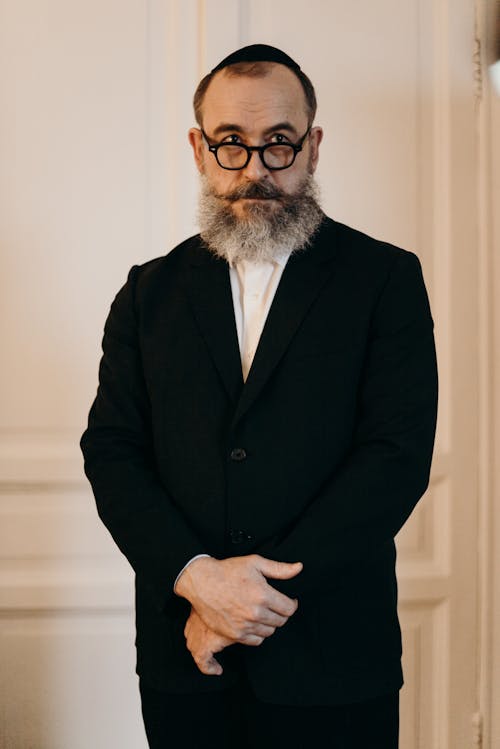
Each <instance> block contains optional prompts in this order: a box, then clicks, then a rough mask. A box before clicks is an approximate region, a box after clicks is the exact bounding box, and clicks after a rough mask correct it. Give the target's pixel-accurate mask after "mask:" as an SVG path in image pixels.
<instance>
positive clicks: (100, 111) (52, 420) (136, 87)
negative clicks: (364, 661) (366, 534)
mask: <svg viewBox="0 0 500 749" xmlns="http://www.w3.org/2000/svg"><path fill="white" fill-rule="evenodd" d="M477 4H478V6H481V7H483V5H484V7H485V8H486V0H485V3H481V2H480V1H479V0H478V2H477ZM474 5H475V3H474V1H473V0H453V2H452V0H380V1H379V2H377V3H374V2H372V0H361V1H360V2H359V3H355V4H353V3H348V2H346V1H345V0H334V1H328V2H327V1H326V0H310V2H309V3H307V5H306V6H304V4H303V3H300V4H299V3H290V2H285V0H275V1H274V2H273V3H269V2H266V1H264V0H239V1H238V2H237V1H235V0H199V1H197V0H183V1H182V0H99V2H97V0H85V2H84V1H83V0H22V1H21V2H18V0H0V107H1V110H2V117H1V119H0V164H1V167H0V242H1V245H0V253H1V254H0V309H1V314H0V336H1V341H2V366H1V368H0V664H1V665H0V746H2V749H3V748H4V747H5V749H28V747H29V749H33V747H36V749H88V747H89V746H92V747H93V748H95V749H100V747H102V748H103V749H104V747H106V749H110V748H111V747H113V746H117V747H118V746H119V747H120V748H121V749H128V747H130V749H132V747H134V749H140V747H145V738H144V733H143V729H142V725H141V720H140V714H139V700H138V695H137V688H136V679H135V676H134V673H133V669H134V651H133V638H134V631H133V609H132V606H133V591H132V576H131V573H130V570H129V568H128V565H127V563H126V562H125V560H123V559H122V558H121V556H120V555H119V553H118V552H117V551H116V550H115V549H114V547H113V543H112V541H111V539H110V538H109V536H108V534H107V532H106V531H105V530H104V529H103V527H102V526H101V525H100V523H99V521H98V519H97V517H96V513H95V509H94V504H93V499H92V496H91V492H90V489H89V488H88V486H87V484H86V482H85V480H84V477H83V472H82V464H81V457H80V454H79V449H78V444H77V443H78V439H79V436H80V434H81V431H82V430H83V428H84V425H85V421H86V415H87V411H88V408H89V406H90V402H91V400H92V398H93V395H94V393H95V388H96V384H97V364H98V358H99V344H100V338H101V335H102V328H103V324H104V319H105V316H106V314H107V310H108V308H109V304H110V302H111V300H112V298H113V296H114V294H115V293H116V291H117V290H118V288H119V286H120V285H121V284H122V282H123V281H124V279H125V276H126V273H127V271H128V269H129V267H130V266H131V265H132V264H133V263H137V262H142V261H143V260H145V259H148V258H150V257H154V256H157V255H159V254H162V253H164V252H165V251H167V250H168V249H170V248H171V247H172V246H173V245H174V244H175V243H176V242H178V241H180V240H181V239H183V238H184V237H185V236H187V235H188V234H190V233H193V231H195V204H196V192H197V182H196V173H195V170H194V168H193V165H192V163H191V155H190V153H189V148H188V144H187V140H186V131H187V129H188V127H190V126H191V124H192V123H193V118H192V113H191V96H192V92H193V90H194V87H195V85H196V83H197V81H198V79H199V78H200V77H201V75H203V74H204V73H205V72H206V71H207V70H208V69H210V68H211V67H212V66H213V65H214V64H215V63H216V62H218V61H219V60H220V59H222V57H223V56H224V55H225V54H227V53H228V52H230V51H231V50H233V49H235V48H237V47H238V46H241V45H243V44H246V43H252V42H257V41H259V42H267V43H271V44H275V45H277V46H282V47H283V48H284V49H286V50H287V51H288V52H289V53H290V54H291V55H292V56H293V57H295V58H296V59H297V60H298V61H299V62H300V63H301V64H302V66H303V68H304V69H305V71H306V72H307V73H308V74H309V75H310V77H311V78H312V80H313V81H314V83H315V84H316V85H317V92H318V97H319V102H320V106H319V112H318V118H317V121H318V123H319V124H322V125H323V127H324V129H325V140H324V142H323V144H322V147H321V164H320V169H319V179H320V183H321V187H322V192H323V201H324V205H325V208H326V210H327V212H328V213H330V215H332V217H333V218H336V219H338V220H341V221H345V222H347V223H350V224H352V225H355V226H356V227H358V228H361V229H363V230H365V231H367V232H369V233H371V234H373V235H375V236H378V237H381V238H384V239H387V240H389V241H392V242H394V243H396V244H400V245H401V246H403V247H406V248H407V249H411V250H413V251H415V252H417V253H418V254H419V256H420V258H421V260H422V264H423V268H424V274H425V277H426V282H427V286H428V290H429V293H430V296H431V305H432V308H433V313H434V318H435V322H436V341H437V344H438V354H439V366H440V412H439V428H438V436H437V441H436V451H435V461H434V466H433V474H432V482H431V486H430V488H429V491H428V492H427V493H426V496H425V497H424V499H423V500H422V503H421V507H420V509H419V510H418V512H417V513H416V514H415V516H414V517H413V518H412V520H411V521H410V523H409V524H408V525H407V527H406V528H405V529H404V531H403V533H402V534H401V537H400V538H399V539H398V546H399V551H400V565H399V574H400V583H401V584H400V590H401V618H402V622H403V626H404V637H405V669H406V675H407V685H406V686H405V690H404V692H403V724H402V742H401V747H402V749H417V747H418V748H419V749H465V747H467V748H468V747H470V746H472V745H473V743H472V742H473V733H474V728H473V724H474V720H475V718H474V715H475V714H476V713H478V712H479V711H480V710H483V711H484V712H486V713H487V703H488V699H489V697H490V687H489V686H488V685H489V684H491V681H492V671H491V663H492V661H491V655H492V654H493V655H494V656H495V658H496V660H495V661H493V663H495V664H496V668H497V670H498V668H499V667H500V666H499V664H500V660H499V655H498V650H490V649H488V642H490V644H491V647H493V643H494V642H495V638H494V637H493V632H494V621H493V620H492V619H491V617H490V614H491V609H490V607H489V598H488V596H491V592H492V591H493V590H494V581H493V580H492V579H491V576H490V577H489V578H488V572H487V565H485V564H483V563H482V561H481V554H480V550H481V549H484V548H485V542H486V536H487V535H488V533H489V530H488V529H490V522H491V512H492V504H493V503H492V502H491V501H490V500H491V496H490V494H489V491H490V490H489V489H486V491H485V490H484V488H483V489H481V487H480V486H478V476H481V475H485V476H486V475H488V476H489V475H491V473H492V463H491V462H490V463H488V464H487V465H484V458H483V464H482V463H481V459H482V458H481V455H483V454H484V453H480V451H479V447H478V445H480V444H481V445H482V444H483V442H484V439H485V438H484V434H485V431H486V432H488V430H487V429H486V430H485V427H484V414H485V413H488V414H489V413H490V411H491V403H490V401H489V400H488V392H487V391H486V390H485V391H484V392H485V393H486V395H484V396H483V401H482V403H483V407H482V411H481V410H478V408H477V403H478V402H479V399H480V392H481V391H480V385H481V384H482V382H483V379H484V373H482V370H481V367H482V366H483V364H484V362H487V363H488V362H489V358H488V355H489V352H490V349H489V348H488V346H489V345H490V344H489V342H488V339H487V336H486V337H485V335H484V330H485V325H486V323H485V318H484V312H482V311H481V310H484V309H485V306H484V305H485V304H486V303H489V302H488V299H487V298H486V297H485V296H484V294H485V293H487V291H486V292H485V290H484V285H485V283H484V281H485V277H486V276H487V272H486V270H487V268H488V267H489V266H488V263H489V262H490V260H491V258H492V240H491V237H489V236H485V234H484V231H481V229H482V228H484V224H485V223H487V222H488V221H489V222H490V223H491V221H492V219H491V216H490V214H488V211H487V210H485V209H481V207H480V206H481V199H480V197H481V195H480V193H481V190H482V191H483V193H481V194H482V196H483V201H484V199H486V203H488V201H491V200H492V196H493V195H494V194H496V193H494V192H493V190H496V191H497V192H498V177H499V175H500V169H497V170H496V171H495V172H494V179H495V180H496V182H495V184H494V186H492V183H491V182H489V181H488V180H482V176H481V174H482V173H481V171H480V170H479V171H478V160H477V148H478V141H477V133H478V132H479V129H480V127H483V130H484V131H485V132H486V131H487V133H488V138H490V139H491V138H493V133H494V132H496V133H498V128H497V129H496V131H495V127H494V123H495V122H496V120H495V118H498V112H497V109H498V105H497V103H496V102H493V103H492V105H491V118H492V119H491V120H490V119H488V118H489V117H490V115H488V116H487V117H486V118H485V117H484V116H483V120H482V122H483V125H482V126H481V119H480V114H479V112H480V109H481V107H480V105H479V100H480V98H481V95H480V92H479V90H478V85H477V81H476V82H475V81H474V67H473V54H474ZM221 18H222V19H224V20H223V22H221ZM484 33H485V32H484ZM476 72H477V71H476ZM488 142H489V143H491V140H490V141H488ZM489 148H490V147H489ZM491 148H492V149H493V150H492V151H491V152H492V153H494V154H495V159H497V157H498V143H497V142H496V141H495V143H494V144H493V146H491ZM488 153H490V151H488ZM497 161H498V159H497ZM479 185H482V187H481V188H480V187H479ZM488 204H489V203H488ZM490 213H491V212H490ZM492 225H493V224H492ZM495 232H496V233H495V237H496V241H498V237H499V236H500V231H499V229H498V226H497V225H496V224H495ZM495 268H496V270H497V271H498V268H497V266H496V265H495ZM498 288H499V290H500V276H499V280H498ZM490 293H491V290H490ZM485 299H486V301H485ZM481 304H483V306H482V307H481ZM495 319H496V318H495ZM498 329H499V330H500V320H499V321H498ZM478 341H479V343H478ZM478 349H480V353H481V356H480V357H479V358H478ZM488 366H490V365H488ZM488 371H489V372H491V366H490V369H489V370H488ZM482 378H483V379H482ZM481 414H483V416H481ZM497 423H500V413H499V414H498V420H497ZM486 439H487V438H486ZM481 440H483V442H481ZM498 464H500V461H497V465H498ZM497 486H500V480H499V481H498V483H497ZM481 492H482V493H481ZM488 513H489V514H488ZM498 540H499V543H498V544H497V547H496V548H500V529H498ZM493 547H494V545H493V543H491V544H490V547H489V548H490V552H491V559H492V560H493V552H492V551H491V550H492V549H493ZM496 574H497V575H498V576H499V577H498V579H500V560H497V573H496ZM478 586H479V587H480V589H481V590H483V593H484V595H483V601H482V604H481V605H476V593H477V589H478ZM497 589H498V586H497ZM488 591H489V592H488ZM499 606H500V604H499V603H498V602H497V620H496V621H497V622H500V613H498V612H499V611H500V608H499ZM480 611H481V612H482V615H483V624H482V625H481V620H480V617H479V613H480ZM485 618H486V619H487V623H488V626H486V625H485V624H484V619H485ZM488 637H489V641H488ZM495 646H496V643H495ZM478 674H479V677H478ZM487 674H489V676H487ZM493 686H494V688H495V689H496V692H495V693H494V696H495V699H496V702H497V703H498V695H500V691H499V690H500V678H498V677H497V680H496V681H495V682H494V685H493ZM489 717H490V716H489V715H488V714H487V715H486V718H487V723H488V730H489ZM495 721H496V722H495ZM476 722H477V719H476ZM491 731H492V737H493V736H494V737H495V741H496V742H497V743H498V742H500V738H498V737H499V736H500V726H499V725H498V717H497V716H495V717H494V718H493V723H492V728H491ZM495 732H496V733H495ZM492 742H493V739H492ZM495 745H496V744H495V743H494V742H493V743H491V744H490V746H491V749H493V747H494V746H495Z"/></svg>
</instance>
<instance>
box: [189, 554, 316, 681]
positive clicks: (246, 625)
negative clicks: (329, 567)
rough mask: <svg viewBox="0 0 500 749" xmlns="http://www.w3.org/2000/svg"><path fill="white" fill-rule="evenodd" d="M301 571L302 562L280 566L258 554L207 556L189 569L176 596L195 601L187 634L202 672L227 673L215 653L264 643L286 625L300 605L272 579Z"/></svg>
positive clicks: (287, 577)
mask: <svg viewBox="0 0 500 749" xmlns="http://www.w3.org/2000/svg"><path fill="white" fill-rule="evenodd" d="M301 570H302V563H301V562H295V563H293V564H289V563H285V562H277V561H274V560H271V559H266V558H264V557H261V556H259V555H257V554H251V555H249V556H244V557H230V558H229V559H221V560H219V559H213V558H211V557H203V558H201V559H197V560H195V561H194V562H192V563H191V564H190V565H189V566H188V567H187V568H186V569H185V570H184V572H183V573H182V575H181V577H180V578H179V580H178V582H177V586H176V590H175V592H176V593H177V595H180V596H183V597H184V598H186V599H187V600H188V601H190V603H191V614H190V616H189V619H188V621H187V623H186V627H185V629H184V635H185V637H186V644H187V648H188V650H189V651H190V653H191V655H192V656H193V659H194V661H195V663H196V665H197V666H198V668H199V669H200V671H201V672H202V673H204V674H210V675H212V674H214V675H219V674H221V673H222V667H221V666H220V664H219V663H218V661H217V660H216V659H215V658H214V654H215V653H218V652H220V651H221V650H223V649H224V648H225V647H227V646H228V645H232V644H234V643H236V642H239V643H241V644H243V645H250V646H258V645H261V644H262V642H263V641H264V639H265V638H266V637H270V636H271V635H272V634H273V633H274V632H275V631H276V628H277V627H282V626H283V625H284V624H286V622H287V621H288V619H289V618H290V616H292V614H294V613H295V611H296V610H297V606H298V602H297V600H295V599H292V598H288V596H285V595H284V594H283V593H280V592H279V591H278V590H276V589H275V588H273V587H272V586H271V585H269V583H268V582H267V579H266V578H271V579H279V580H287V579H290V578H292V577H295V576H296V575H298V574H299V573H300V572H301Z"/></svg>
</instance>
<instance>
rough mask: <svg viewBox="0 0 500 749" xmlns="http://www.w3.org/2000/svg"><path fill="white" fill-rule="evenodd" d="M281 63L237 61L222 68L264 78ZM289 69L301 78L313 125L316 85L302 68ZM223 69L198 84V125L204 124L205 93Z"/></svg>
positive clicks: (235, 72)
mask: <svg viewBox="0 0 500 749" xmlns="http://www.w3.org/2000/svg"><path fill="white" fill-rule="evenodd" d="M278 64H281V63H276V62H264V61H263V62H236V63H233V65H228V66H227V67H225V68H222V70H225V71H226V72H227V74H228V75H235V76H237V75H241V76H243V75H247V76H250V77H251V78H263V77H264V76H266V75H268V74H269V73H270V72H271V69H272V66H273V65H278ZM289 70H291V71H292V73H293V74H294V75H295V76H297V78H298V79H299V81H300V83H301V85H302V90H303V91H304V96H305V99H306V111H307V120H308V123H307V124H308V125H309V127H311V125H312V123H313V121H314V117H315V115H316V109H317V102H316V92H315V91H314V86H313V85H312V83H311V81H310V79H309V78H308V77H307V75H306V74H305V73H303V72H302V70H293V69H292V68H289ZM220 72H221V70H217V71H215V72H213V71H212V72H211V73H208V75H206V76H205V77H204V78H202V79H201V81H200V82H199V84H198V88H197V89H196V91H195V94H194V97H193V107H194V116H195V117H196V122H197V123H198V125H200V127H201V125H202V111H201V110H202V106H203V100H204V98H205V94H206V92H207V89H208V87H209V85H210V83H211V81H212V79H213V77H214V76H215V75H217V73H220Z"/></svg>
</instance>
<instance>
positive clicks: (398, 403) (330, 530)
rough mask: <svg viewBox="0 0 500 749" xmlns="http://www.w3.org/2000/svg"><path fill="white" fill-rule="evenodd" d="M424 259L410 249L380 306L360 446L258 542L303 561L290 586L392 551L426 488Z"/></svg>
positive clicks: (429, 379)
mask: <svg viewBox="0 0 500 749" xmlns="http://www.w3.org/2000/svg"><path fill="white" fill-rule="evenodd" d="M433 328H434V323H433V319H432V316H431V311H430V307H429V301H428V297H427V292H426V289H425V284H424V280H423V277H422V270H421V266H420V262H419V260H418V258H417V256H416V255H414V254H413V253H410V252H404V253H401V254H400V255H399V256H398V257H397V259H396V260H395V262H394V263H393V266H392V268H391V271H390V273H389V276H388V279H387V281H386V283H385V285H384V287H383V290H382V292H381V294H380V296H379V298H378V301H377V304H376V306H375V309H374V313H373V316H372V326H371V335H370V340H369V344H368V348H367V353H366V357H365V361H364V369H363V374H362V378H361V384H360V387H359V391H358V414H357V422H356V428H355V431H354V438H353V441H352V446H351V449H350V451H349V453H348V454H347V456H346V458H345V460H344V461H343V463H342V465H341V466H340V467H339V468H337V469H336V471H335V473H334V474H332V475H331V476H330V478H329V480H328V481H327V482H326V484H325V485H324V486H323V488H322V490H321V491H320V492H319V494H318V495H317V496H316V497H314V498H313V499H312V501H311V502H310V504H309V505H308V507H307V510H306V511H305V512H304V513H303V515H302V516H301V517H300V518H299V519H298V520H297V521H296V522H295V524H294V525H293V527H291V528H288V529H287V532H286V534H284V535H283V536H282V537H281V538H279V539H274V540H273V541H272V542H271V543H269V544H267V545H266V547H265V548H261V549H260V550H259V551H260V553H262V554H265V555H267V556H269V557H270V558H272V559H278V560H281V561H302V562H303V564H304V569H303V571H302V572H301V574H300V575H298V576H297V577H296V578H294V579H292V580H288V581H274V580H273V581H271V584H272V585H273V586H275V587H277V588H278V589H280V590H281V591H282V592H284V593H286V594H287V595H290V596H300V595H304V594H307V593H309V592H311V593H314V592H315V591H320V590H321V589H325V587H326V588H328V587H332V586H335V583H336V581H339V579H340V577H341V576H344V575H346V574H348V572H349V570H350V569H352V568H353V566H354V565H358V564H360V563H362V564H366V563H369V561H370V558H371V556H372V555H379V554H384V553H393V539H394V536H395V535H396V534H397V532H398V531H399V529H400V528H401V527H402V525H403V524H404V522H405V521H406V519H407V518H408V516H409V515H410V513H411V511H412V510H413V508H414V506H415V504H416V503H417V501H418V500H419V498H420V497H421V496H422V494H423V493H424V492H425V490H426V488H427V486H428V483H429V475H430V468H431V461H432V453H433V448H434V436H435V428H436V418H437V396H438V376H437V363H436V351H435V345H434V335H433Z"/></svg>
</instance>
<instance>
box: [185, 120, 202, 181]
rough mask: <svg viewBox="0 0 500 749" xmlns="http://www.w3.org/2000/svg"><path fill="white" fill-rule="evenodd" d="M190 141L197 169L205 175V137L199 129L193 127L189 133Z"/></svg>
mask: <svg viewBox="0 0 500 749" xmlns="http://www.w3.org/2000/svg"><path fill="white" fill-rule="evenodd" d="M188 140H189V142H190V144H191V148H192V149H193V156H194V161H195V164H196V167H197V169H198V171H199V172H200V174H203V172H204V169H205V153H204V152H205V149H204V147H203V135H202V133H201V130H200V129H199V128H197V127H192V128H191V129H190V130H189V132H188Z"/></svg>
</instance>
